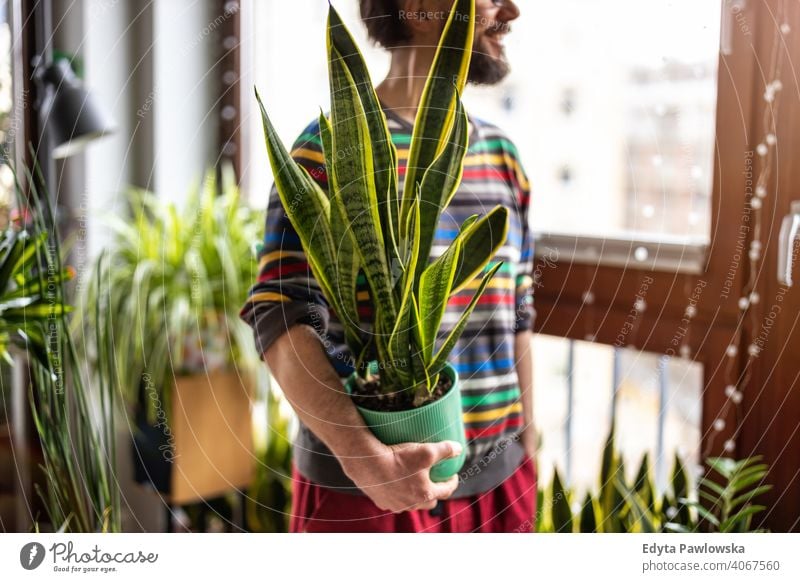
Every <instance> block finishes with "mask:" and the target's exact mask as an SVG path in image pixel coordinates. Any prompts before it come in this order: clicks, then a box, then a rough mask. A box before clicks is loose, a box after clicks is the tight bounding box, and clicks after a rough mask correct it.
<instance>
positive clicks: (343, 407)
mask: <svg viewBox="0 0 800 582" xmlns="http://www.w3.org/2000/svg"><path fill="white" fill-rule="evenodd" d="M265 357H266V361H267V364H268V365H269V368H270V371H271V372H272V375H273V376H274V377H275V379H276V380H277V381H278V384H279V385H280V386H281V389H282V390H283V393H284V394H285V395H286V397H287V399H288V400H289V403H290V404H291V405H292V408H294V410H295V412H296V413H297V416H298V417H299V418H300V420H301V421H302V422H303V424H305V425H306V426H307V427H308V428H309V429H311V431H312V432H313V433H314V434H315V435H316V436H317V437H319V438H320V439H321V440H322V442H324V443H325V444H326V445H327V447H328V448H329V449H330V450H331V451H332V452H333V454H335V455H336V456H337V457H338V458H339V459H343V458H347V457H363V456H368V455H370V454H377V453H378V452H379V448H380V447H379V442H378V441H377V439H376V438H375V437H374V436H373V434H372V433H371V432H370V430H369V429H368V428H367V427H366V425H365V424H364V420H363V419H362V417H361V414H359V412H358V410H357V409H356V407H355V405H354V404H353V402H352V400H351V399H350V397H349V395H348V394H347V392H346V391H345V389H344V386H343V385H342V381H341V379H340V378H339V376H338V375H337V374H336V371H335V370H334V369H333V366H331V363H330V361H328V358H327V356H326V355H325V352H324V350H323V349H322V344H321V343H320V341H319V337H318V336H317V334H316V332H315V331H314V330H313V329H312V328H311V327H309V326H307V325H302V324H298V325H294V326H292V327H291V328H289V330H288V331H287V332H286V333H284V334H283V335H282V336H281V337H279V338H278V339H277V340H276V341H275V342H274V343H273V344H272V345H271V346H270V347H269V349H268V350H267V351H266V353H265Z"/></svg>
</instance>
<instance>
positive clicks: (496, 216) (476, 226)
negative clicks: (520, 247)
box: [452, 206, 508, 293]
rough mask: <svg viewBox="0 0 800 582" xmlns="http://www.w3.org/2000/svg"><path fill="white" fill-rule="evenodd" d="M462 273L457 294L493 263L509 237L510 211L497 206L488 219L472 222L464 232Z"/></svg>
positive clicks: (457, 277)
mask: <svg viewBox="0 0 800 582" xmlns="http://www.w3.org/2000/svg"><path fill="white" fill-rule="evenodd" d="M462 230H463V242H462V246H461V256H460V257H459V261H458V269H457V271H456V275H455V278H454V280H453V291H452V292H453V293H458V292H459V291H461V290H462V289H463V288H464V287H465V286H466V285H467V284H469V283H470V281H472V280H473V279H474V278H475V276H476V275H477V274H478V273H480V272H481V271H482V270H483V268H484V267H485V266H486V265H487V264H488V263H489V260H490V259H491V258H492V257H493V256H494V254H495V253H496V252H497V250H498V249H499V248H500V247H501V246H502V245H503V243H504V242H505V240H506V236H507V235H508V209H507V208H505V207H504V206H495V207H494V208H493V209H492V210H491V211H490V212H489V213H488V214H487V215H486V216H483V217H482V218H479V219H477V220H474V221H471V222H470V225H469V226H468V227H467V228H466V229H463V227H462Z"/></svg>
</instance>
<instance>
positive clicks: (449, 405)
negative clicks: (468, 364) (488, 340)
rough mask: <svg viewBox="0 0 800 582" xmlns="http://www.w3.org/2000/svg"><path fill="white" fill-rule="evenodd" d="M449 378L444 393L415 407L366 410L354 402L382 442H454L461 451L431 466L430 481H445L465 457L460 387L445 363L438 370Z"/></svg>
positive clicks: (351, 379)
mask: <svg viewBox="0 0 800 582" xmlns="http://www.w3.org/2000/svg"><path fill="white" fill-rule="evenodd" d="M442 373H443V374H447V376H449V378H450V380H451V381H452V386H451V387H450V390H448V391H447V393H446V394H445V395H444V396H443V397H442V398H439V399H438V400H436V401H434V402H430V403H428V404H425V405H423V406H420V407H419V408H413V409H410V410H400V411H397V412H386V411H381V410H370V409H368V408H364V407H362V406H358V405H356V408H358V411H359V412H360V413H361V416H362V417H363V418H364V422H365V423H366V425H367V426H368V427H369V428H370V430H371V431H372V433H373V434H374V435H375V436H376V437H377V438H378V440H380V441H381V442H382V443H384V444H387V445H398V444H400V443H436V442H441V441H458V442H459V443H461V448H462V452H461V454H460V455H459V456H457V457H454V458H452V459H445V460H444V461H439V462H438V463H436V464H435V465H434V466H433V467H431V480H432V481H447V480H448V479H449V478H450V477H452V476H453V475H455V474H456V473H458V471H459V470H460V469H461V467H462V466H463V465H464V460H465V459H466V456H467V439H466V434H465V432H464V419H463V417H462V409H461V389H460V387H459V382H458V373H457V372H456V371H455V369H454V368H453V367H452V366H451V365H450V364H447V366H445V368H444V369H443V370H442ZM355 378H356V375H355V374H353V375H352V376H351V377H350V378H349V379H348V380H347V384H346V389H347V391H348V392H352V390H351V388H352V385H353V383H354V382H355Z"/></svg>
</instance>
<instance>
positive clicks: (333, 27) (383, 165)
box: [327, 4, 399, 261]
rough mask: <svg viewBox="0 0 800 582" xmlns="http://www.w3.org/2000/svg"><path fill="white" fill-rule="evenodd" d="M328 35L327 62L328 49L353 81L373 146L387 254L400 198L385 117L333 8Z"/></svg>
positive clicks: (394, 244)
mask: <svg viewBox="0 0 800 582" xmlns="http://www.w3.org/2000/svg"><path fill="white" fill-rule="evenodd" d="M327 32H328V34H327V47H328V55H329V58H330V56H331V49H332V48H334V49H335V50H336V52H337V53H338V54H339V56H340V57H341V58H342V60H343V61H344V65H345V67H346V68H347V70H348V71H349V72H350V75H351V76H352V78H353V79H354V80H355V82H356V90H357V91H358V96H359V99H360V100H361V105H362V107H363V108H364V116H365V117H366V120H367V127H368V129H369V137H370V144H371V146H372V160H373V163H372V166H373V169H374V180H375V192H376V194H377V196H378V213H379V215H380V224H381V227H382V233H383V238H384V240H386V241H391V244H390V245H389V246H388V249H387V250H389V251H392V250H394V249H396V248H397V241H396V240H395V236H394V232H395V229H396V227H397V224H398V222H397V221H398V212H399V206H398V204H399V197H398V194H397V174H396V166H397V164H396V163H395V158H394V157H393V149H394V145H393V144H392V140H391V137H390V134H389V127H388V126H387V124H386V116H385V115H384V113H383V110H382V109H381V104H380V101H379V100H378V95H377V94H376V93H375V89H374V88H373V85H372V80H371V78H370V75H369V70H368V69H367V65H366V63H365V62H364V56H363V55H362V54H361V51H360V50H359V49H358V46H357V45H356V43H355V41H354V40H353V37H352V36H351V35H350V32H349V31H348V30H347V27H346V26H345V25H344V22H342V19H341V18H340V16H339V13H338V12H336V9H335V8H334V7H333V5H332V4H328V27H327ZM392 258H396V257H390V261H391V259H392Z"/></svg>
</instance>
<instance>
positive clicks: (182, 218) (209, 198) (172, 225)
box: [84, 168, 263, 422]
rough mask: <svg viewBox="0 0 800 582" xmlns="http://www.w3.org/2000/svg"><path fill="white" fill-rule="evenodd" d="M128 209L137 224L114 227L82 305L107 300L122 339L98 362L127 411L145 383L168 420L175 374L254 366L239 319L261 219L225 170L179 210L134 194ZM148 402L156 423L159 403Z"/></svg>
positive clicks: (147, 195)
mask: <svg viewBox="0 0 800 582" xmlns="http://www.w3.org/2000/svg"><path fill="white" fill-rule="evenodd" d="M220 191H221V192H220ZM128 202H129V205H130V211H131V213H132V217H131V219H130V220H123V219H120V218H115V217H111V218H109V224H110V226H111V228H112V232H113V235H114V241H113V243H112V248H111V249H110V251H109V253H108V258H107V260H106V261H104V262H103V264H102V265H98V269H97V275H96V279H95V280H93V281H92V282H91V284H89V285H87V286H86V287H85V292H86V296H85V298H84V300H85V303H86V305H94V304H96V303H97V301H98V296H97V291H98V289H102V290H103V292H104V293H107V294H108V309H109V312H108V313H109V316H110V317H111V318H113V322H112V323H113V327H114V329H116V330H123V333H117V334H116V335H115V337H114V338H113V345H114V348H113V350H110V351H107V352H106V353H104V354H98V355H97V356H98V357H99V358H105V359H106V361H105V362H104V366H105V368H106V369H107V370H109V371H114V373H115V374H117V375H118V377H119V378H120V379H121V385H122V389H123V391H124V393H125V396H126V400H127V402H128V403H129V404H131V405H134V406H135V405H136V404H137V403H138V398H139V389H140V386H141V383H142V381H143V378H148V379H149V381H150V382H152V385H153V386H154V387H156V389H157V390H159V391H160V392H159V393H158V395H159V398H160V399H161V402H162V403H163V405H164V409H165V411H166V412H167V414H168V413H169V410H170V392H171V391H170V390H169V387H171V386H172V383H173V378H174V376H175V375H179V374H187V373H196V372H200V371H202V368H198V366H206V365H207V366H209V367H211V366H212V360H214V359H216V360H217V361H218V364H219V365H229V364H232V363H234V362H235V363H237V364H239V365H242V366H243V367H244V368H245V369H249V370H252V369H253V368H254V366H255V362H256V359H257V356H256V354H255V350H254V348H253V341H252V334H251V333H249V331H248V328H247V326H246V324H244V322H242V321H241V320H240V319H239V317H238V310H239V308H240V307H241V305H242V304H243V303H244V302H245V300H246V297H247V290H248V289H247V287H246V283H247V282H249V281H250V280H252V279H253V277H254V275H255V272H256V267H257V265H256V261H255V256H256V250H255V249H254V248H253V241H257V240H258V239H259V237H260V231H261V229H262V228H263V213H262V212H258V211H256V210H253V209H250V208H249V207H248V206H246V205H244V204H242V203H241V200H240V196H239V190H238V187H237V186H236V184H235V182H234V179H233V175H232V172H231V171H230V170H229V169H227V168H226V169H224V170H223V172H222V181H221V183H220V182H219V181H218V180H217V178H216V173H215V171H214V170H211V171H209V172H208V174H207V175H206V177H205V180H204V181H203V184H202V186H201V187H199V188H197V189H195V190H194V191H193V192H191V194H190V196H189V197H188V200H187V201H186V203H185V206H184V207H183V208H182V209H181V210H179V209H178V207H177V205H176V204H175V203H173V202H169V201H165V200H163V199H162V198H159V197H157V196H156V195H155V194H153V193H151V192H146V191H141V190H132V191H131V192H130V193H129V196H128ZM89 323H90V324H91V325H96V323H95V322H94V321H93V320H90V321H89ZM213 340H217V341H216V344H215V343H214V341H213ZM195 348H197V349H198V350H199V351H201V353H202V356H203V361H201V362H200V363H199V364H198V363H193V362H190V361H188V360H187V353H188V351H189V350H191V349H195ZM145 402H146V407H147V413H148V419H149V420H150V421H151V422H154V421H155V415H156V413H157V410H156V406H157V405H156V404H155V399H154V398H147V399H145Z"/></svg>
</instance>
